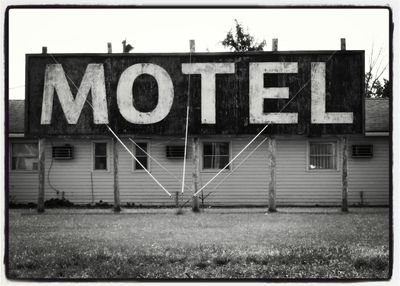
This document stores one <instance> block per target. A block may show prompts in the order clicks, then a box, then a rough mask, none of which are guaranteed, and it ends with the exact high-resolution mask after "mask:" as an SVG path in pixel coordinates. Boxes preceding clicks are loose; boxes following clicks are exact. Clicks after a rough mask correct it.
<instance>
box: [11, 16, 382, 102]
mask: <svg viewBox="0 0 400 286" xmlns="http://www.w3.org/2000/svg"><path fill="white" fill-rule="evenodd" d="M234 19H238V20H239V22H241V23H243V25H244V26H245V27H246V28H248V29H249V31H250V34H252V35H253V36H255V37H256V39H257V40H259V41H261V40H263V39H265V40H266V41H267V47H266V48H265V50H266V51H270V50H271V41H272V38H278V39H279V50H282V51H283V50H291V51H293V50H335V49H339V48H340V38H346V43H347V49H348V50H365V53H366V61H367V62H366V64H369V63H368V58H369V55H370V54H371V50H372V47H374V54H375V55H377V54H378V51H379V49H381V48H382V56H381V58H382V66H384V65H386V64H387V63H388V55H389V36H388V35H389V25H388V23H389V22H388V21H389V13H388V10H386V9H79V10H78V9H25V10H22V9H13V10H10V23H9V35H10V38H9V52H10V54H9V55H10V65H9V66H10V75H9V80H10V81H9V87H10V90H9V96H10V98H11V99H23V98H24V93H25V89H24V85H25V54H27V53H41V47H42V46H47V47H48V52H49V53H106V52H107V42H112V47H113V52H116V53H120V52H121V51H122V44H121V42H122V40H123V39H125V38H126V39H127V42H128V43H130V44H131V45H132V46H134V47H135V49H134V50H133V52H140V53H145V52H187V51H188V49H189V39H194V40H195V41H196V51H197V52H207V51H210V52H220V51H227V50H225V49H224V48H223V47H222V45H221V44H220V42H221V40H222V39H223V38H224V37H225V35H226V33H227V32H228V31H229V30H230V29H231V28H233V27H234ZM383 76H384V77H386V78H387V77H388V72H387V71H386V72H385V73H384V74H383Z"/></svg>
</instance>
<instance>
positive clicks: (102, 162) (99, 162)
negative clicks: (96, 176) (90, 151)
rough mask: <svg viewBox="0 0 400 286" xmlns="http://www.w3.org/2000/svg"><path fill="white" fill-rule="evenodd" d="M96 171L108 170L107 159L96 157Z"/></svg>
mask: <svg viewBox="0 0 400 286" xmlns="http://www.w3.org/2000/svg"><path fill="white" fill-rule="evenodd" d="M94 168H95V170H107V157H96V158H95V159H94Z"/></svg>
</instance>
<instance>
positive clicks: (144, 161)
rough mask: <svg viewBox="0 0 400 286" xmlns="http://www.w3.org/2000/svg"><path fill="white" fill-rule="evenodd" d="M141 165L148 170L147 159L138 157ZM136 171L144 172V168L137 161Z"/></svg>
mask: <svg viewBox="0 0 400 286" xmlns="http://www.w3.org/2000/svg"><path fill="white" fill-rule="evenodd" d="M136 158H137V159H138V160H139V162H140V163H142V165H143V166H144V167H145V168H146V169H147V157H136ZM135 169H136V170H143V168H142V166H140V164H139V163H138V162H137V161H136V160H135Z"/></svg>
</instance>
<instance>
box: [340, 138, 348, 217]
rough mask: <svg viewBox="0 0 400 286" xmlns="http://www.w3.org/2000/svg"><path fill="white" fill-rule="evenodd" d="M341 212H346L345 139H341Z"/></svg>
mask: <svg viewBox="0 0 400 286" xmlns="http://www.w3.org/2000/svg"><path fill="white" fill-rule="evenodd" d="M341 143H342V144H341V145H342V211H343V212H348V211H349V209H348V202H347V193H348V189H347V186H348V184H347V138H346V137H345V136H343V137H342V142H341Z"/></svg>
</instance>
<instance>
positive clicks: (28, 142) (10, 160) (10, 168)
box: [8, 140, 46, 173]
mask: <svg viewBox="0 0 400 286" xmlns="http://www.w3.org/2000/svg"><path fill="white" fill-rule="evenodd" d="M9 144H10V145H9V154H8V155H9V160H8V161H9V164H8V165H9V171H10V172H13V173H38V172H39V141H33V140H29V141H12V142H10V143H9ZM13 144H36V145H37V146H38V155H37V160H38V169H37V170H20V169H13V168H12V158H13V155H12V150H13ZM45 151H46V150H45Z"/></svg>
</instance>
